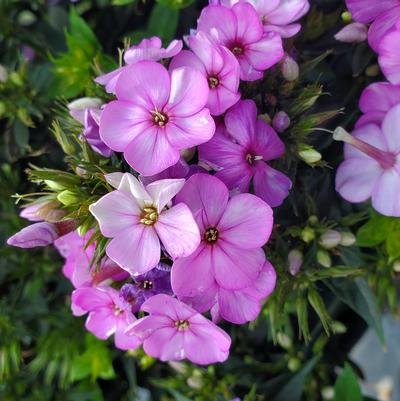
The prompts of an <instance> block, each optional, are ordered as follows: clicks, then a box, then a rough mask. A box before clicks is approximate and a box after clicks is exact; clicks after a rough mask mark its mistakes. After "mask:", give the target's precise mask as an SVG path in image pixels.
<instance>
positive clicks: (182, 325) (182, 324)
mask: <svg viewBox="0 0 400 401" xmlns="http://www.w3.org/2000/svg"><path fill="white" fill-rule="evenodd" d="M175 327H176V328H177V329H178V330H179V331H185V330H187V329H188V328H189V327H190V323H189V321H188V320H177V321H176V322H175Z"/></svg>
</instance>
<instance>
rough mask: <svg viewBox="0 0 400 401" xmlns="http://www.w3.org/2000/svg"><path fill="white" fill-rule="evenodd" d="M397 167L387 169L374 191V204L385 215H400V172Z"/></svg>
mask: <svg viewBox="0 0 400 401" xmlns="http://www.w3.org/2000/svg"><path fill="white" fill-rule="evenodd" d="M398 168H399V167H397V169H398ZM397 169H396V168H393V169H390V170H386V171H385V172H384V173H383V174H382V176H381V177H380V178H379V179H378V180H377V181H376V185H375V187H374V189H373V191H372V206H373V207H374V209H376V210H377V211H378V212H379V213H381V214H383V215H385V216H395V217H400V194H399V188H400V173H399V171H398V170H397Z"/></svg>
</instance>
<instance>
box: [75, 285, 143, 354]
mask: <svg viewBox="0 0 400 401" xmlns="http://www.w3.org/2000/svg"><path fill="white" fill-rule="evenodd" d="M72 304H73V305H74V306H75V307H77V308H78V310H82V311H83V312H85V313H86V312H89V315H88V318H87V319H86V324H85V327H86V329H87V330H88V331H90V332H91V333H93V334H94V335H95V336H96V337H98V338H100V339H101V340H106V339H107V338H108V337H110V336H112V335H114V342H115V346H116V347H117V348H119V349H122V350H127V349H136V348H138V347H139V346H140V344H141V342H140V340H139V339H138V338H137V337H136V336H128V335H126V334H125V330H126V329H127V328H128V326H129V325H131V324H132V323H133V322H134V321H135V320H136V318H135V316H134V315H133V314H132V313H131V312H130V311H129V310H126V309H124V306H123V305H122V304H121V302H120V300H119V295H118V291H117V290H114V288H111V287H97V288H93V287H83V288H78V289H77V290H75V291H74V292H73V293H72ZM78 315H81V313H79V314H78Z"/></svg>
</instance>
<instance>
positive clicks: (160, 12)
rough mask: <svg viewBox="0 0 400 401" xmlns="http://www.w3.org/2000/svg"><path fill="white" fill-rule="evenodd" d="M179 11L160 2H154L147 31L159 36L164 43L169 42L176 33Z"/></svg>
mask: <svg viewBox="0 0 400 401" xmlns="http://www.w3.org/2000/svg"><path fill="white" fill-rule="evenodd" d="M178 18H179V12H178V11H177V10H173V9H171V8H169V7H166V6H164V5H161V4H156V5H155V6H154V7H153V10H152V12H151V15H150V20H149V25H148V33H149V34H150V35H155V36H159V37H160V38H161V39H162V40H163V42H164V43H168V42H170V41H171V40H172V39H173V38H174V36H175V33H176V28H177V26H178Z"/></svg>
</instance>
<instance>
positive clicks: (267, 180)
mask: <svg viewBox="0 0 400 401" xmlns="http://www.w3.org/2000/svg"><path fill="white" fill-rule="evenodd" d="M253 184H254V193H255V194H256V195H257V196H259V197H260V198H261V199H263V200H264V201H265V202H267V203H268V205H270V206H271V207H277V206H280V205H281V204H282V203H283V201H284V200H285V199H286V198H287V196H288V195H289V191H290V189H291V188H292V181H291V180H290V178H289V177H287V176H286V175H285V174H283V173H281V172H280V171H278V170H275V169H274V168H272V167H270V166H268V164H266V163H264V162H262V161H260V162H256V166H255V173H254V179H253Z"/></svg>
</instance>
